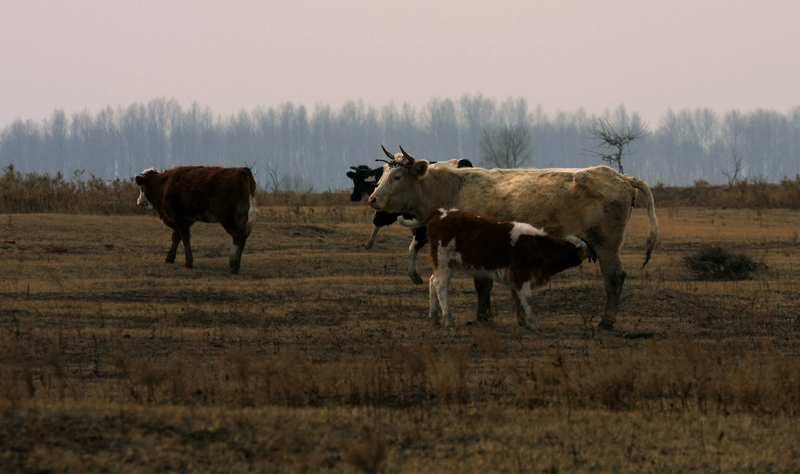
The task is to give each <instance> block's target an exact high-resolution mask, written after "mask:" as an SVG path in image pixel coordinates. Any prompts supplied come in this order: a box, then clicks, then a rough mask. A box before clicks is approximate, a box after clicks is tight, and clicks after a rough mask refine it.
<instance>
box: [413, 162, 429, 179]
mask: <svg viewBox="0 0 800 474" xmlns="http://www.w3.org/2000/svg"><path fill="white" fill-rule="evenodd" d="M411 172H412V173H414V176H416V177H417V178H424V177H425V175H426V174H427V173H428V162H427V161H425V160H419V161H416V162H414V164H413V165H412V166H411Z"/></svg>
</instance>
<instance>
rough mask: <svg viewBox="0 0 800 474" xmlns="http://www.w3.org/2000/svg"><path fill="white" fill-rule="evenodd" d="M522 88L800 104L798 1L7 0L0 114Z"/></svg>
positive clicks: (1, 12) (649, 104) (718, 102)
mask: <svg viewBox="0 0 800 474" xmlns="http://www.w3.org/2000/svg"><path fill="white" fill-rule="evenodd" d="M465 93H472V94H475V93H482V94H483V95H484V96H485V97H491V98H495V99H497V100H499V101H501V100H504V99H506V98H507V97H524V98H526V99H527V100H528V104H529V106H531V107H534V106H536V105H537V104H540V105H542V106H543V108H544V111H545V112H547V113H548V114H552V113H554V112H556V111H557V110H563V111H570V112H571V111H575V110H577V109H578V108H579V107H581V106H582V107H584V109H585V110H586V111H587V112H588V113H598V114H602V113H603V112H604V111H605V110H606V109H614V108H616V107H617V106H618V105H620V104H624V105H625V106H626V108H627V110H628V112H629V113H632V112H639V113H640V114H641V115H642V117H643V118H644V119H645V120H646V121H649V122H650V123H651V124H653V125H657V124H658V123H659V121H660V118H661V117H662V116H663V114H664V112H666V110H667V109H668V108H672V109H673V110H676V111H677V110H680V109H684V108H691V109H694V108H698V107H710V108H712V109H714V110H715V111H716V112H718V113H724V112H727V111H729V110H732V109H739V110H742V111H749V110H753V109H758V108H765V109H772V110H776V111H778V112H781V113H785V112H787V111H788V110H790V109H791V108H793V107H795V106H798V105H800V1H797V0H759V1H754V0H719V1H718V0H686V1H684V0H680V1H671V0H655V1H649V0H583V1H572V0H547V1H523V0H513V1H511V0H508V1H504V0H494V1H487V0H484V1H480V2H469V1H467V2H465V1H463V0H459V1H453V0H420V1H418V0H399V1H398V0H391V1H380V0H371V1H357V0H337V1H324V0H317V1H305V0H287V1H282V0H259V1H250V2H241V1H236V0H225V1H217V0H191V1H188V0H187V1H166V0H161V1H114V0H96V1H93V0H69V1H63V0H54V1H40V0H0V127H3V126H5V125H7V124H9V123H10V122H11V121H13V120H14V119H16V118H22V119H23V120H27V119H33V120H34V121H37V122H39V121H41V120H43V119H45V118H49V117H50V115H51V114H52V112H53V110H55V109H56V108H62V109H64V110H65V111H66V113H67V115H68V116H69V115H71V114H72V113H75V112H80V111H82V110H85V109H88V110H89V111H90V112H91V113H92V114H95V113H97V112H98V111H99V110H100V109H101V108H103V107H105V106H108V105H110V106H112V107H114V108H116V107H117V106H120V105H122V106H128V105H130V104H131V103H133V102H147V101H149V100H151V99H154V98H157V97H164V98H167V99H170V98H174V99H177V100H178V101H179V102H180V103H181V105H183V106H184V107H186V106H188V105H190V104H191V103H192V102H193V101H197V102H198V103H199V104H200V105H202V106H208V107H211V109H212V110H213V111H214V112H216V113H218V114H222V115H228V114H233V113H236V112H238V111H240V110H242V109H244V110H247V111H252V110H253V109H254V108H255V107H257V106H264V107H270V106H275V105H280V104H282V103H285V102H289V101H291V102H294V103H295V104H297V105H299V104H303V105H305V106H306V107H308V108H309V110H310V111H313V109H314V106H315V104H317V103H326V104H329V105H331V106H332V107H334V108H338V107H340V106H341V105H342V104H343V103H344V102H345V101H346V100H349V99H363V101H364V102H365V103H366V104H368V105H375V106H382V105H385V104H387V103H389V102H391V101H393V102H395V103H396V104H398V105H400V104H403V103H405V102H408V103H410V104H413V105H415V106H418V107H419V106H423V105H424V104H426V103H427V102H428V101H429V100H430V99H432V98H434V97H439V98H451V99H454V100H455V99H458V98H460V97H461V96H462V95H463V94H465Z"/></svg>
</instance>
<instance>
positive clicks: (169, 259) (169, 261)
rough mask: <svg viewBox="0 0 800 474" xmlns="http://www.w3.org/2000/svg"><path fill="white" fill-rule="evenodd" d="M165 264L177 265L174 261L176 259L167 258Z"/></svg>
mask: <svg viewBox="0 0 800 474" xmlns="http://www.w3.org/2000/svg"><path fill="white" fill-rule="evenodd" d="M164 263H175V259H174V258H169V257H167V258H166V259H165V260H164Z"/></svg>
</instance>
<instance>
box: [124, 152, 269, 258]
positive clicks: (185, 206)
mask: <svg viewBox="0 0 800 474" xmlns="http://www.w3.org/2000/svg"><path fill="white" fill-rule="evenodd" d="M135 181H136V184H137V185H138V186H139V189H140V191H141V192H140V193H139V199H138V200H137V201H136V203H137V204H138V205H140V206H150V207H153V208H155V210H156V212H157V213H158V219H159V220H160V221H161V222H163V223H164V225H166V226H167V227H169V228H171V229H172V230H173V231H172V246H171V247H170V248H169V251H168V252H167V259H166V263H174V262H175V255H176V253H177V251H178V243H179V242H181V241H183V248H184V250H185V251H186V268H192V266H193V262H194V258H193V257H192V246H191V244H190V233H189V228H190V227H191V226H192V224H194V223H195V222H218V223H220V224H222V227H223V228H224V229H225V231H226V232H227V233H228V234H230V235H231V237H233V245H231V253H230V269H231V273H239V265H240V264H241V261H242V250H243V249H244V244H245V242H246V241H247V237H248V236H249V235H250V231H251V230H252V228H253V221H254V219H255V215H256V212H257V209H256V198H255V193H256V182H255V180H254V179H253V173H251V172H250V169H249V168H221V167H218V166H182V167H180V168H174V169H171V170H168V171H164V172H163V173H159V172H158V171H156V170H155V169H154V168H151V169H149V170H145V171H144V172H143V173H142V174H141V175H139V176H137V177H136V179H135Z"/></svg>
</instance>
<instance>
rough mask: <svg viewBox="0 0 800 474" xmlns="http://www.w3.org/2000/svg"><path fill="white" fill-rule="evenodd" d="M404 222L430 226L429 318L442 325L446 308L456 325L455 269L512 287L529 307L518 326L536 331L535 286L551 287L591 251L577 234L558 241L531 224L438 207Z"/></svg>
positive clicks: (447, 321)
mask: <svg viewBox="0 0 800 474" xmlns="http://www.w3.org/2000/svg"><path fill="white" fill-rule="evenodd" d="M401 223H403V224H404V225H410V226H411V227H416V226H420V225H427V226H428V238H429V239H430V245H431V250H430V258H431V264H432V265H433V275H431V279H430V313H429V317H430V319H431V321H432V322H433V323H434V324H436V325H438V324H439V308H440V306H441V310H442V314H443V315H444V325H445V327H452V326H453V315H452V313H451V312H450V304H449V302H448V290H449V288H450V278H451V277H452V275H453V271H454V270H456V269H460V270H463V271H464V272H466V273H467V274H468V275H470V276H472V277H473V278H489V279H491V280H492V281H496V282H499V283H503V284H505V285H508V286H510V287H511V291H512V293H513V294H514V300H515V301H516V303H517V305H519V306H518V308H519V307H521V308H522V310H523V311H518V312H517V324H519V325H520V326H522V327H526V328H530V329H533V328H535V327H537V326H538V324H537V322H536V315H535V314H534V313H533V304H532V303H533V297H532V296H531V287H539V286H542V285H545V284H547V282H549V281H550V278H552V277H553V275H555V274H556V273H559V272H562V271H564V270H566V269H567V268H570V267H575V266H578V265H580V264H581V262H582V261H583V259H584V258H586V255H587V250H588V247H587V245H586V243H585V242H583V241H581V240H580V239H579V238H577V237H575V236H572V235H568V236H566V237H564V238H563V239H556V238H553V237H551V236H549V235H546V234H545V232H544V231H543V230H542V229H537V228H536V227H533V226H532V225H530V224H525V223H522V222H511V221H504V220H500V219H495V218H493V217H486V216H479V215H477V214H473V213H471V212H464V211H459V210H456V209H450V210H446V209H433V210H431V211H428V213H426V214H425V215H424V216H422V217H421V218H419V219H417V220H414V221H411V223H410V224H409V223H407V222H404V221H402V220H401ZM523 312H524V316H523Z"/></svg>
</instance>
